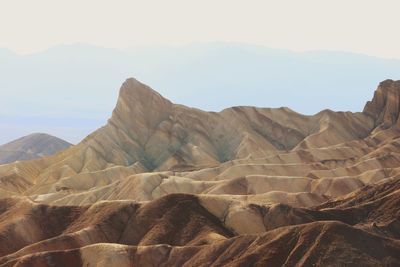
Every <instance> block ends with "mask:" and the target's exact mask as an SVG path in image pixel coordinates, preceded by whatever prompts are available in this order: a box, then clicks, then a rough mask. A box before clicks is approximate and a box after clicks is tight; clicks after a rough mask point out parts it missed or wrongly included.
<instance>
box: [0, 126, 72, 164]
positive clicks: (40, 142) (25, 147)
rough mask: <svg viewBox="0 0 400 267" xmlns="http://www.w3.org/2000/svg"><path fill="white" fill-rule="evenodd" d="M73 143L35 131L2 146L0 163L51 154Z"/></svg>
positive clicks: (0, 147) (0, 148)
mask: <svg viewBox="0 0 400 267" xmlns="http://www.w3.org/2000/svg"><path fill="white" fill-rule="evenodd" d="M70 146H71V144H70V143H68V142H66V141H64V140H61V139H60V138H57V137H54V136H51V135H48V134H43V133H34V134H30V135H27V136H24V137H21V138H19V139H17V140H14V141H11V142H9V143H7V144H4V145H1V146H0V164H5V163H11V162H14V161H17V160H31V159H35V158H40V157H44V156H50V155H53V154H55V153H57V152H58V151H60V150H64V149H66V148H68V147H70Z"/></svg>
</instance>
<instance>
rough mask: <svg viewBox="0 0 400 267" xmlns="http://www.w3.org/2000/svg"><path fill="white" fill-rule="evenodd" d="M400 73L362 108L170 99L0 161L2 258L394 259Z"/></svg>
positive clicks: (143, 90)
mask: <svg viewBox="0 0 400 267" xmlns="http://www.w3.org/2000/svg"><path fill="white" fill-rule="evenodd" d="M399 102H400V82H399V81H391V80H387V81H384V82H382V83H381V84H380V85H379V87H378V89H377V91H376V93H375V96H374V98H373V100H372V101H371V102H368V103H367V105H366V107H365V109H364V111H363V112H360V113H350V112H334V111H330V110H324V111H321V112H320V113H318V114H315V115H313V116H304V115H301V114H298V113H296V112H294V111H292V110H290V109H288V108H279V109H269V108H254V107H233V108H228V109H225V110H223V111H221V112H205V111H201V110H198V109H193V108H189V107H185V106H182V105H177V104H173V103H171V102H170V101H169V100H167V99H165V98H163V97H162V96H161V95H160V94H158V93H157V92H155V91H154V90H152V89H151V88H149V87H148V86H146V85H144V84H142V83H140V82H139V81H137V80H135V79H128V80H127V81H126V82H125V83H124V84H123V85H122V87H121V90H120V96H119V98H118V103H117V105H116V107H115V109H114V111H113V113H112V116H111V118H110V119H109V121H108V123H107V124H106V125H105V126H104V127H102V128H100V129H98V130H97V131H95V132H94V133H92V134H91V135H89V136H88V137H87V138H85V139H84V140H83V141H82V142H81V143H80V144H78V145H76V146H73V147H71V148H69V149H67V150H64V151H62V152H60V153H58V154H56V155H54V156H50V157H46V158H41V159H37V160H33V161H26V162H17V163H12V164H6V165H2V166H0V266H266V265H267V266H346V265H351V266H398V265H399V263H400V257H399V255H400V240H399V238H400V221H399V214H400V210H399V207H400V202H399V201H400V168H399V167H400V129H399V127H398V121H399V112H400V103H399Z"/></svg>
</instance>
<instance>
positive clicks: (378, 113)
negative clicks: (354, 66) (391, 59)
mask: <svg viewBox="0 0 400 267" xmlns="http://www.w3.org/2000/svg"><path fill="white" fill-rule="evenodd" d="M399 112H400V81H393V80H386V81H383V82H381V83H380V84H379V86H378V89H377V90H376V91H375V95H374V98H373V99H372V101H369V102H368V103H367V105H366V106H365V108H364V113H365V114H367V115H369V116H371V117H372V118H374V120H375V126H376V127H379V128H382V129H387V128H389V127H392V126H396V127H398V126H399V125H400V124H399V123H400V122H399Z"/></svg>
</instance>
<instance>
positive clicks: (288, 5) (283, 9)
mask: <svg viewBox="0 0 400 267" xmlns="http://www.w3.org/2000/svg"><path fill="white" fill-rule="evenodd" d="M399 9H400V3H399V2H398V1H393V0H383V1H360V0H355V1H344V0H340V1H334V2H333V1H332V2H327V1H318V0H306V1H301V2H300V1H298V2H291V1H279V2H276V1H254V0H253V1H236V2H233V1H226V0H221V1H211V0H207V1H201V2H198V1H187V0H186V1H182V0H172V1H168V2H166V1H127V0H116V1H94V0H87V1H77V0H72V1H65V0H61V1H52V0H38V1H22V0H3V1H1V2H0V32H2V35H1V36H0V47H1V48H7V49H9V50H11V51H14V52H16V53H18V54H31V53H36V52H40V51H44V50H47V49H49V48H51V47H54V46H59V45H65V44H66V45H69V44H76V43H87V44H93V45H96V46H100V47H105V48H116V49H125V48H129V47H135V46H148V45H150V46H151V45H187V44H192V43H199V42H205V43H208V42H227V43H232V42H233V43H246V44H255V45H262V46H267V47H271V48H280V49H289V50H292V51H313V50H328V51H344V52H352V53H360V54H365V55H369V56H374V57H381V58H397V59H400V50H399V49H398V47H400V38H398V37H397V36H396V32H397V30H398V29H397V26H398V25H399V23H398V14H397V11H398V10H399ZM16 14H17V15H16Z"/></svg>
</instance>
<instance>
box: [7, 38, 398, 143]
mask: <svg viewBox="0 0 400 267" xmlns="http://www.w3.org/2000/svg"><path fill="white" fill-rule="evenodd" d="M3 52H4V53H2V50H0V58H1V60H0V72H1V73H2V75H1V77H0V91H1V95H2V99H4V101H3V103H2V104H1V105H0V132H1V133H2V135H1V136H0V143H4V142H6V141H7V140H13V139H16V138H17V137H19V136H24V135H26V134H27V133H30V132H37V131H45V132H49V133H52V134H54V135H56V136H58V137H61V138H62V139H65V140H71V141H72V142H73V143H77V142H79V141H80V140H82V138H84V136H86V135H88V134H89V133H91V132H93V131H94V130H95V129H97V128H99V127H101V126H102V125H104V124H105V123H106V120H105V119H106V118H107V116H108V115H109V112H110V110H112V108H113V106H114V104H115V101H116V99H117V96H118V90H115V89H118V87H119V85H120V83H121V81H123V80H124V79H125V78H126V77H131V76H135V77H137V78H138V79H139V80H142V81H146V82H147V83H149V84H151V85H152V86H153V87H154V88H156V89H157V91H158V92H160V93H161V94H162V95H163V96H166V97H167V98H168V99H170V100H172V101H173V102H175V103H185V104H186V105H188V106H191V107H196V108H200V109H203V110H209V111H220V110H222V109H224V108H226V107H230V106H237V105H250V106H260V107H265V106H267V107H281V106H288V107H291V108H292V109H294V110H296V111H298V112H301V113H304V114H308V115H311V114H315V113H317V112H319V111H320V110H322V109H326V108H329V109H332V110H345V111H348V110H350V111H353V112H354V111H360V110H361V109H362V107H363V105H364V103H365V102H366V101H367V100H369V99H370V98H371V97H372V91H371V89H370V88H373V87H374V86H376V84H377V83H378V82H379V81H382V80H385V79H388V78H393V79H400V71H399V70H400V60H399V59H383V58H375V57H370V56H366V55H360V54H354V53H346V52H331V51H310V52H294V51H289V50H283V49H274V48H269V47H265V46H257V45H250V44H240V43H238V44H236V43H195V44H191V45H185V46H145V47H140V46H139V47H132V48H129V49H123V50H117V49H110V48H102V47H96V46H93V45H87V44H74V45H63V46H56V47H53V48H50V49H48V50H46V51H42V52H39V53H34V54H30V55H18V54H13V53H10V52H9V51H3ZM21 77H24V79H21ZM77 95H79V97H76V96H77ZM21 96H24V97H23V98H21ZM94 96H95V101H93V99H94V98H93V97H94ZM210 96H212V97H210ZM343 96H346V97H343ZM313 99H318V101H313Z"/></svg>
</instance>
